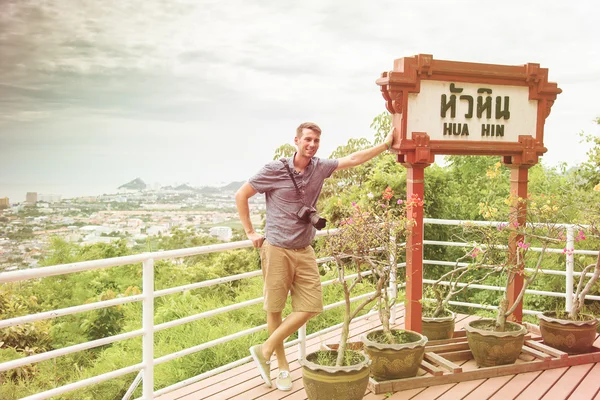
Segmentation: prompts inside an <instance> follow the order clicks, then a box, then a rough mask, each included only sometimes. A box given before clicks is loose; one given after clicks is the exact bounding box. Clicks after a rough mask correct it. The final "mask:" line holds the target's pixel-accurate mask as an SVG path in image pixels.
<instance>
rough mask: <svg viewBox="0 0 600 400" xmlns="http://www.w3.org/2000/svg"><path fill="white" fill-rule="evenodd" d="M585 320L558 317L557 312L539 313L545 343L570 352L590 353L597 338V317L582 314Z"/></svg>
mask: <svg viewBox="0 0 600 400" xmlns="http://www.w3.org/2000/svg"><path fill="white" fill-rule="evenodd" d="M582 317H585V318H584V320H583V321H571V320H568V319H560V318H557V317H556V312H545V313H542V314H538V318H539V320H540V332H541V333H542V339H544V344H547V345H548V346H550V347H554V348H555V349H557V350H560V351H564V352H565V353H568V354H582V353H589V352H590V351H591V350H592V348H593V346H594V340H595V339H596V330H597V329H598V323H599V322H600V321H599V320H598V319H597V318H595V317H594V316H592V315H587V314H582Z"/></svg>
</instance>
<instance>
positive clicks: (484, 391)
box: [463, 375, 515, 400]
mask: <svg viewBox="0 0 600 400" xmlns="http://www.w3.org/2000/svg"><path fill="white" fill-rule="evenodd" d="M514 377H515V375H505V376H497V377H495V378H488V379H487V380H486V381H485V382H484V383H483V384H481V385H479V387H477V389H475V390H473V391H472V392H471V393H469V395H468V396H466V397H465V398H464V399H463V400H481V399H489V398H490V397H491V396H493V395H494V393H496V392H497V391H498V390H500V389H501V388H502V387H503V386H505V385H506V384H507V383H508V382H510V381H511V379H513V378H514ZM507 398H509V397H505V398H504V399H507Z"/></svg>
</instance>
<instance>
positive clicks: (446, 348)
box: [425, 339, 469, 354]
mask: <svg viewBox="0 0 600 400" xmlns="http://www.w3.org/2000/svg"><path fill="white" fill-rule="evenodd" d="M425 349H426V351H427V352H428V353H429V352H435V353H437V354H440V353H445V352H450V351H457V350H468V349H469V343H467V342H465V341H464V339H463V340H462V341H461V342H459V343H448V344H441V345H438V346H428V347H426V348H425Z"/></svg>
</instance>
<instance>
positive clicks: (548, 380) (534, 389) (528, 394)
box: [516, 367, 569, 400]
mask: <svg viewBox="0 0 600 400" xmlns="http://www.w3.org/2000/svg"><path fill="white" fill-rule="evenodd" d="M568 369H569V368H568V367H564V368H557V369H549V370H547V371H544V372H542V373H541V374H540V375H539V376H538V377H537V378H536V379H535V380H534V381H533V382H531V383H530V384H529V386H527V388H526V389H525V390H523V391H522V392H521V393H520V394H519V396H517V397H516V398H517V399H519V400H538V399H541V398H542V396H544V395H545V394H546V392H547V391H548V390H549V389H550V388H551V387H552V386H553V385H554V384H555V383H556V381H557V380H559V379H560V377H561V376H562V375H563V374H564V373H565V372H566V371H567V370H568Z"/></svg>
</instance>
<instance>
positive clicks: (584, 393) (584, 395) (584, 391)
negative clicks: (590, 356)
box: [570, 363, 600, 400]
mask: <svg viewBox="0 0 600 400" xmlns="http://www.w3.org/2000/svg"><path fill="white" fill-rule="evenodd" d="M599 382H600V363H596V364H594V365H593V367H592V369H591V370H590V372H588V374H587V375H586V376H585V378H584V379H583V381H582V382H581V383H580V384H579V386H577V388H576V389H575V390H574V391H573V393H571V397H570V400H583V399H585V400H589V399H592V398H594V395H597V394H598V393H600V384H599Z"/></svg>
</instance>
